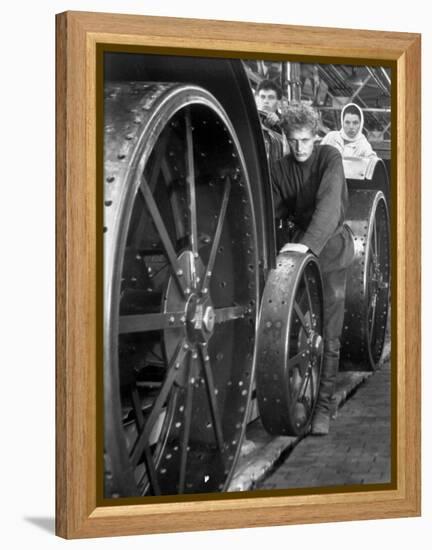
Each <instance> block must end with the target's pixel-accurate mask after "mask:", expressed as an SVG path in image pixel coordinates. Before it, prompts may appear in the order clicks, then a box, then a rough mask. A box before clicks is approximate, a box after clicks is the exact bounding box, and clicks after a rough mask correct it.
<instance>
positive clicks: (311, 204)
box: [271, 104, 354, 435]
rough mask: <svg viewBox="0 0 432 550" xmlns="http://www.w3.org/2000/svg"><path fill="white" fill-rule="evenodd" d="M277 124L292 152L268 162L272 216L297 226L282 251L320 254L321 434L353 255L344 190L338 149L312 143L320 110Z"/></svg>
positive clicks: (317, 423) (301, 110) (294, 111)
mask: <svg viewBox="0 0 432 550" xmlns="http://www.w3.org/2000/svg"><path fill="white" fill-rule="evenodd" d="M281 126H282V129H283V131H284V133H285V135H286V137H287V140H288V144H289V148H290V154H288V155H285V156H284V157H283V158H282V159H280V160H279V161H277V162H275V163H273V165H272V167H271V179H272V189H273V197H274V206H275V216H276V218H277V219H285V218H287V217H288V216H290V217H291V219H293V221H294V223H295V227H296V231H295V234H294V237H293V238H292V241H293V242H289V243H287V244H285V245H284V246H283V247H282V249H281V251H280V252H281V253H285V252H290V251H297V252H303V253H307V252H312V253H313V254H315V255H316V256H317V257H318V258H319V262H320V266H321V272H322V279H323V300H324V358H323V365H322V372H321V383H320V387H319V393H318V398H317V404H316V408H315V414H314V417H313V419H312V428H311V432H312V433H313V434H317V435H325V434H327V433H328V432H329V427H330V416H331V413H332V411H333V409H334V405H335V404H334V390H335V382H336V375H337V372H338V368H339V349H340V337H341V333H342V325H343V317H344V304H345V284H346V272H347V267H348V266H349V264H350V263H351V261H352V259H353V256H354V246H353V241H352V237H351V233H350V230H349V229H348V228H347V226H345V225H344V221H345V214H346V211H347V207H348V191H347V185H346V181H345V176H344V171H343V164H342V157H341V155H340V153H339V151H338V150H337V149H335V148H334V147H331V146H329V145H316V144H315V139H316V132H317V128H318V115H317V113H316V112H315V110H314V109H313V108H312V107H309V106H307V105H302V104H301V105H296V106H290V107H289V108H288V109H287V111H286V113H285V114H284V116H283V117H282V120H281Z"/></svg>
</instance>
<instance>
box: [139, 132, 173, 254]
mask: <svg viewBox="0 0 432 550" xmlns="http://www.w3.org/2000/svg"><path fill="white" fill-rule="evenodd" d="M167 142H168V134H167V133H165V134H164V136H163V137H162V139H161V141H160V147H158V150H157V153H156V157H155V160H154V164H153V167H152V170H151V173H150V177H149V178H148V182H149V184H148V185H149V189H150V191H151V192H152V193H153V192H154V190H155V187H156V182H157V180H158V177H159V173H160V171H161V165H162V160H163V159H164V158H165V150H166V145H167ZM142 198H144V197H142ZM146 222H147V217H146V216H140V219H139V222H138V227H137V228H136V230H135V239H134V243H135V247H136V248H139V247H140V238H141V237H142V236H143V234H144V229H145V224H146Z"/></svg>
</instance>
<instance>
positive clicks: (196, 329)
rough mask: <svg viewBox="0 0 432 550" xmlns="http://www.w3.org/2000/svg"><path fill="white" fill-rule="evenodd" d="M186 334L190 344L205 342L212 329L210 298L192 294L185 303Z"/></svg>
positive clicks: (212, 317)
mask: <svg viewBox="0 0 432 550" xmlns="http://www.w3.org/2000/svg"><path fill="white" fill-rule="evenodd" d="M185 317H186V332H187V338H188V340H189V342H190V343H191V344H195V343H199V342H207V341H208V340H209V339H210V337H211V335H212V333H213V329H214V325H215V312H214V309H213V306H212V304H211V300H210V297H208V296H205V297H200V296H199V295H198V294H192V296H191V297H190V298H189V300H188V301H187V303H186V316H185Z"/></svg>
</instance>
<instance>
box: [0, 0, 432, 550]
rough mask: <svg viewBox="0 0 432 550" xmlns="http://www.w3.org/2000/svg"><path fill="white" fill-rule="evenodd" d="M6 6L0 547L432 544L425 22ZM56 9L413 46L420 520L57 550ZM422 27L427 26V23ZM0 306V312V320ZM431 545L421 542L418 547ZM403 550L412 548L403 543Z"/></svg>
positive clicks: (235, 11)
mask: <svg viewBox="0 0 432 550" xmlns="http://www.w3.org/2000/svg"><path fill="white" fill-rule="evenodd" d="M298 5H299V6H300V7H299V8H298V9H296V8H295V7H294V6H295V3H294V2H287V1H283V0H273V2H266V3H253V4H252V3H249V2H247V3H245V2H242V3H240V2H238V3H234V2H232V1H231V0H218V1H217V2H207V3H205V2H202V1H198V0H182V1H181V2H175V1H174V0H165V1H164V2H160V0H147V1H145V2H142V1H141V2H139V1H132V0H123V1H114V0H111V1H110V0H105V1H96V0H87V1H79V0H68V1H66V2H63V1H53V2H34V3H33V2H30V1H29V2H25V1H24V0H15V1H13V2H7V3H5V4H4V5H3V9H2V18H1V19H2V31H1V33H0V40H1V49H0V52H1V65H0V66H1V71H2V78H1V85H0V113H1V116H0V129H1V132H0V136H1V137H0V140H1V149H0V151H1V154H0V158H1V159H2V162H1V165H0V166H1V182H0V196H1V201H0V225H1V227H0V235H1V249H0V250H1V256H2V261H1V269H0V304H1V306H0V308H1V309H0V311H1V331H0V334H1V342H2V344H1V346H0V364H1V383H0V418H1V430H0V446H1V449H2V451H1V453H0V507H1V512H0V514H1V515H0V518H1V522H0V523H1V525H2V529H1V530H0V541H1V545H2V547H3V548H6V549H8V550H9V549H11V548H29V547H30V545H31V547H32V548H36V547H42V548H44V549H46V550H49V549H51V548H59V547H63V545H65V544H67V545H68V548H71V547H74V548H75V547H79V548H80V549H84V548H85V549H87V548H116V549H117V548H128V549H133V548H142V547H143V546H144V545H151V548H152V550H153V549H154V550H158V549H159V548H160V549H162V548H166V547H170V546H176V547H177V548H188V549H194V548H201V547H203V546H205V547H206V548H208V549H209V550H210V549H213V548H214V549H215V550H216V549H219V548H220V547H221V546H224V547H233V548H235V547H237V548H238V547H240V546H241V547H243V548H245V547H247V546H249V547H253V548H255V547H256V548H258V547H264V546H265V547H268V546H269V545H272V546H273V547H274V548H277V547H279V546H281V547H285V548H287V547H288V546H289V548H290V549H295V548H299V547H300V546H302V547H303V548H305V549H309V548H314V547H316V546H319V547H320V548H321V549H323V550H324V549H327V548H331V549H332V550H335V549H336V548H345V547H348V548H350V550H355V549H360V548H361V549H362V550H363V549H364V548H370V549H375V548H378V547H381V546H383V545H385V547H387V548H393V549H399V548H407V547H409V546H411V545H412V544H416V546H417V548H420V549H423V548H428V547H429V544H430V535H431V532H432V521H431V520H432V472H431V470H432V469H431V467H430V464H432V420H431V419H432V405H431V398H430V393H431V372H430V369H429V365H430V363H431V359H432V354H431V352H430V351H429V350H427V349H426V344H427V341H428V332H429V331H431V330H432V321H431V318H430V315H429V314H428V312H430V311H432V291H431V290H430V288H428V287H429V286H430V285H428V284H427V281H428V280H430V279H431V276H432V261H431V257H430V253H429V251H430V246H429V242H430V239H431V237H432V216H430V214H429V211H430V209H431V208H432V190H431V184H430V182H431V181H432V171H431V166H430V164H431V163H430V151H431V150H432V136H431V123H432V116H431V105H430V98H431V97H432V79H431V72H430V71H431V67H432V32H431V31H432V23H430V21H431V19H430V17H429V14H428V13H427V8H426V6H427V4H426V3H422V2H421V1H420V0H412V1H411V2H409V5H406V4H404V5H402V4H401V5H398V4H396V3H394V2H390V1H384V0H381V2H377V1H376V0H363V2H361V3H354V4H353V3H351V2H346V1H342V0H327V1H326V2H322V1H318V0H309V1H308V2H307V3H298ZM67 9H74V10H85V11H108V12H123V13H137V14H146V15H166V16H178V17H198V18H208V19H225V20H243V21H256V22H263V23H265V22H268V23H271V22H274V23H285V24H298V25H315V26H318V25H319V26H330V27H332V26H333V27H348V28H357V29H359V28H363V29H377V30H389V31H410V32H421V33H423V243H424V244H423V281H424V283H423V311H424V313H423V318H424V324H423V338H424V352H423V354H424V357H423V517H422V518H415V519H400V520H380V521H368V522H350V523H338V524H320V525H313V526H291V527H273V528H260V529H242V530H232V531H218V532H207V533H185V534H176V535H154V536H148V537H127V538H117V539H98V540H86V541H73V542H67V543H66V542H65V541H63V540H61V539H57V538H55V537H54V536H53V534H52V533H53V517H54V304H55V302H54V114H55V113H54V100H55V91H54V46H55V45H54V14H55V13H57V12H61V11H64V10H67ZM428 19H429V21H428ZM5 306H6V307H5ZM428 538H429V540H428ZM414 540H415V543H414Z"/></svg>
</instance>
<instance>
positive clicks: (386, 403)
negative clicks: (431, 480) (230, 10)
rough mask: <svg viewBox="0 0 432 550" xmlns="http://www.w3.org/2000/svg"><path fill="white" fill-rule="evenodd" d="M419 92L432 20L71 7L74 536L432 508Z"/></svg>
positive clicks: (69, 525) (62, 388)
mask: <svg viewBox="0 0 432 550" xmlns="http://www.w3.org/2000/svg"><path fill="white" fill-rule="evenodd" d="M330 36H331V40H329V37H330ZM419 90H420V37H419V36H418V35H415V34H408V33H388V32H370V31H348V30H343V29H322V28H306V27H305V28H302V27H292V26H285V25H262V24H251V23H234V22H222V21H201V20H187V19H170V18H159V17H144V16H127V15H114V14H102V13H84V12H66V13H62V14H59V15H58V16H57V368H56V374H57V381H56V384H57V409H56V427H57V460H56V463H57V475H56V480H57V491H56V493H57V514H56V517H57V520H56V521H57V533H58V534H59V535H60V536H63V537H66V538H78V537H89V536H114V535H125V534H140V533H143V534H144V533H157V532H170V531H171V532H172V531H181V530H205V529H221V528H232V527H250V526H265V525H281V524H290V523H306V522H318V521H336V520H339V521H340V520H348V519H366V518H384V517H399V516H412V515H418V514H419V513H420V462H419V461H420V458H419V457H420V359H419V357H420V356H419V349H420V335H419V319H420V314H419V303H420V282H419V281H420V276H419V266H420V229H419V228H420V146H419V145H420V92H419Z"/></svg>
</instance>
